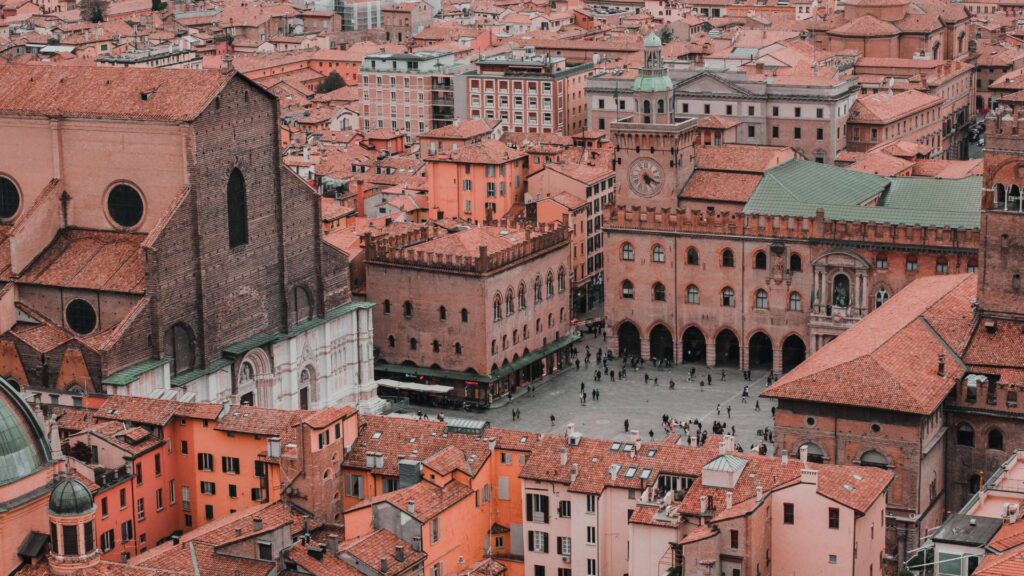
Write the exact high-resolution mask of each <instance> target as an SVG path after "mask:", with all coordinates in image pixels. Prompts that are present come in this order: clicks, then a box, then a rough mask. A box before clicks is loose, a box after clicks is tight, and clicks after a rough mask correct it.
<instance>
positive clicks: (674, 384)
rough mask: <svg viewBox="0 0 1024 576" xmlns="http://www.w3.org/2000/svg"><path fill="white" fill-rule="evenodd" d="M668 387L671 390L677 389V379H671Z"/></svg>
mask: <svg viewBox="0 0 1024 576" xmlns="http://www.w3.org/2000/svg"><path fill="white" fill-rule="evenodd" d="M668 389H669V390H675V389H676V381H675V380H669V381H668Z"/></svg>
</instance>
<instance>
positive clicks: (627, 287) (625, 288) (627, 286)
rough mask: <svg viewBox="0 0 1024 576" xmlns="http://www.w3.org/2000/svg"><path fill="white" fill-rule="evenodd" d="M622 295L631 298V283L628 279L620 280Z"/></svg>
mask: <svg viewBox="0 0 1024 576" xmlns="http://www.w3.org/2000/svg"><path fill="white" fill-rule="evenodd" d="M622 297H623V298H630V299H632V298H633V283H632V282H630V281H629V280H623V281H622Z"/></svg>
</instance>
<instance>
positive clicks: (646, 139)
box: [611, 32, 696, 208]
mask: <svg viewBox="0 0 1024 576" xmlns="http://www.w3.org/2000/svg"><path fill="white" fill-rule="evenodd" d="M632 95H633V100H634V106H635V108H634V110H633V115H632V116H631V117H627V118H624V119H622V120H618V121H615V122H612V124H611V134H612V140H613V141H614V143H615V155H616V158H615V178H616V182H617V183H618V189H619V191H620V194H619V195H618V197H617V202H618V203H619V204H625V205H627V206H641V207H648V208H678V207H679V190H680V189H681V188H682V187H683V184H685V183H686V180H687V179H688V178H689V177H690V174H691V173H692V172H693V141H694V136H695V132H694V128H695V123H696V120H693V119H690V120H687V121H683V122H676V120H675V114H674V107H675V86H674V84H673V82H672V79H671V78H670V77H669V75H668V70H667V69H666V68H665V63H664V62H663V61H662V59H661V38H659V37H658V35H657V34H655V33H653V32H652V33H651V34H649V35H648V36H647V37H646V38H644V66H643V68H641V69H640V70H639V72H638V73H637V77H636V80H634V81H633V90H632Z"/></svg>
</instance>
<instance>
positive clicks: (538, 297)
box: [533, 274, 544, 304]
mask: <svg viewBox="0 0 1024 576" xmlns="http://www.w3.org/2000/svg"><path fill="white" fill-rule="evenodd" d="M543 300H544V287H543V285H542V284H541V280H540V274H538V275H537V277H536V278H534V280H533V302H534V303H535V304H536V303H537V302H541V301H543Z"/></svg>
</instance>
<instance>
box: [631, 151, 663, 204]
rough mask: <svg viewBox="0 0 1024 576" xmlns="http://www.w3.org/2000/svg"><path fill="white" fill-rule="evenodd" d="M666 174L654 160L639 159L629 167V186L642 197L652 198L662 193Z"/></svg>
mask: <svg viewBox="0 0 1024 576" xmlns="http://www.w3.org/2000/svg"><path fill="white" fill-rule="evenodd" d="M664 184H665V174H664V172H663V171H662V170H661V164H658V161H657V160H655V159H654V158H637V159H636V160H634V161H633V163H632V164H630V166H629V185H630V187H631V188H632V189H633V192H636V193H637V194H638V195H640V196H645V197H650V196H654V195H656V194H657V193H658V192H661V187H662V186H663V185H664Z"/></svg>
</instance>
